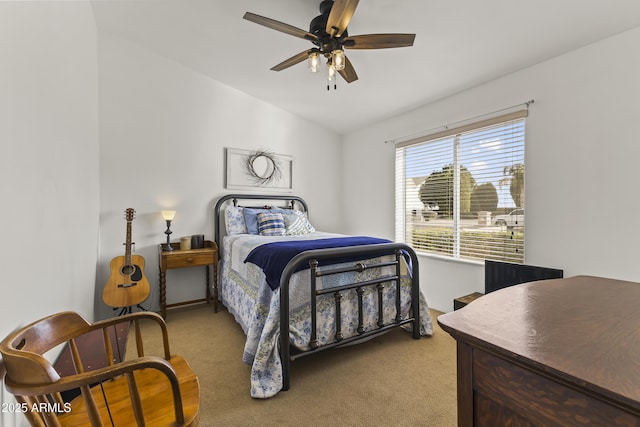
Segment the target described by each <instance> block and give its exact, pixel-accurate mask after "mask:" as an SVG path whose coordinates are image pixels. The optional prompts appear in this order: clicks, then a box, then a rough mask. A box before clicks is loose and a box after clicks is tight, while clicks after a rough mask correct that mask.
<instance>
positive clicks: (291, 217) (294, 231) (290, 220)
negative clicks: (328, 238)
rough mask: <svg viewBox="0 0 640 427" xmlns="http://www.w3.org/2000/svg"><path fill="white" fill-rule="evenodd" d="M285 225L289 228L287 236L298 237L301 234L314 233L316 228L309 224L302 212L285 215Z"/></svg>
mask: <svg viewBox="0 0 640 427" xmlns="http://www.w3.org/2000/svg"><path fill="white" fill-rule="evenodd" d="M283 216H284V224H285V226H286V228H287V231H286V232H285V234H286V235H287V236H296V235H301V234H308V233H313V232H314V231H316V229H315V228H313V226H312V225H311V224H310V223H309V220H308V219H307V216H306V215H305V214H304V213H303V212H300V211H295V212H292V213H290V214H284V215H283Z"/></svg>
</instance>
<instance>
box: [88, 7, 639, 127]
mask: <svg viewBox="0 0 640 427" xmlns="http://www.w3.org/2000/svg"><path fill="white" fill-rule="evenodd" d="M319 4H320V0H269V1H265V0H233V1H230V0H125V1H122V0H110V1H104V0H94V1H93V2H92V6H93V9H94V13H95V17H96V21H97V25H98V28H99V30H101V31H106V32H110V33H113V34H115V35H117V36H119V37H122V38H125V39H127V40H129V41H131V42H134V43H138V44H140V45H142V46H144V47H146V48H147V49H149V50H151V51H153V52H155V53H157V54H160V55H163V56H166V57H168V58H171V59H173V60H175V61H178V62H180V63H182V64H184V65H185V66H187V67H189V68H191V69H193V70H196V71H198V72H200V73H203V74H205V75H207V76H210V77H211V78H213V79H215V80H218V81H220V82H221V83H224V84H226V85H229V86H231V87H233V88H235V89H237V90H240V91H242V92H245V93H247V94H249V95H251V96H254V97H256V98H259V99H262V100H264V101H266V102H269V103H271V104H273V105H276V106H278V107H280V108H283V109H285V110H287V111H290V112H292V113H294V114H296V115H299V116H301V117H304V118H306V119H308V120H311V121H313V122H317V123H320V124H322V125H323V126H326V127H328V128H330V129H333V130H334V131H335V132H337V133H340V134H342V133H346V132H349V131H352V130H355V129H359V128H361V127H363V126H366V125H367V124H369V123H372V122H375V121H378V120H381V119H384V118H386V117H390V116H394V115H397V114H400V113H403V112H406V111H409V110H411V109H413V108H416V107H418V106H420V105H423V104H425V103H428V102H431V101H434V100H437V99H439V98H442V97H445V96H447V95H451V94H453V93H456V92H459V91H461V90H464V89H467V88H470V87H473V86H475V85H478V84H481V83H483V82H486V81H489V80H492V79H495V78H497V77H500V76H503V75H505V74H508V73H511V72H513V71H516V70H518V69H522V68H525V67H528V66H530V65H533V64H535V63H538V62H541V61H544V60H546V59H549V58H552V57H554V56H557V55H561V54H563V53H566V52H568V51H571V50H574V49H576V48H579V47H582V46H585V45H587V44H590V43H593V42H595V41H598V40H600V39H603V38H606V37H609V36H612V35H615V34H618V33H621V32H623V31H626V30H628V29H631V28H634V27H638V26H640V1H638V0H536V1H531V0H362V1H360V2H359V4H358V7H357V9H356V12H355V14H354V16H353V18H352V20H351V22H350V24H349V28H348V30H349V34H350V35H358V34H370V33H415V34H416V39H415V43H414V45H413V46H412V47H403V48H397V49H383V50H348V51H347V56H348V57H349V59H350V60H351V62H352V64H353V66H354V67H355V69H356V71H357V73H358V76H359V79H358V80H357V81H355V82H353V83H351V84H347V83H346V82H344V80H341V79H338V87H337V90H333V89H331V90H330V91H327V81H326V77H325V74H324V73H316V74H313V73H311V72H309V70H308V69H307V66H306V63H305V62H303V63H300V64H297V65H295V66H293V67H290V68H288V69H286V70H283V71H279V72H275V71H271V70H270V68H271V67H272V66H274V65H276V64H278V63H280V62H281V61H283V60H285V59H287V58H289V57H291V56H293V55H294V54H296V53H299V52H301V51H304V50H306V49H309V48H311V47H313V46H312V45H311V43H310V42H308V41H306V40H303V39H300V38H296V37H292V36H289V35H287V34H284V33H282V32H278V31H274V30H272V29H269V28H266V27H263V26H260V25H257V24H255V23H252V22H249V21H247V20H244V19H242V17H243V15H244V13H245V12H247V11H249V12H253V13H255V14H258V15H262V16H266V17H268V18H272V19H275V20H277V21H281V22H284V23H286V24H289V25H292V26H295V27H298V28H301V29H303V30H305V31H306V30H308V29H309V23H310V21H311V20H312V19H313V18H314V17H315V16H317V15H319V9H318V7H319Z"/></svg>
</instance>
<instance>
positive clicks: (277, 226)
mask: <svg viewBox="0 0 640 427" xmlns="http://www.w3.org/2000/svg"><path fill="white" fill-rule="evenodd" d="M285 231H286V228H285V226H284V218H283V217H282V213H280V212H261V213H259V214H258V232H259V233H260V235H262V236H284V233H285Z"/></svg>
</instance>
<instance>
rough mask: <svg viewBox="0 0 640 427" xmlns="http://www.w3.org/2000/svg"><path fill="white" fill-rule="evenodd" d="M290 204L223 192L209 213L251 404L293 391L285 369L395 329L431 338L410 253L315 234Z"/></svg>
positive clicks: (304, 209)
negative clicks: (241, 337)
mask: <svg viewBox="0 0 640 427" xmlns="http://www.w3.org/2000/svg"><path fill="white" fill-rule="evenodd" d="M308 214H309V211H308V206H307V203H306V202H305V201H304V200H303V199H302V198H300V197H297V196H290V195H285V196H279V195H250V194H229V195H225V196H222V197H221V198H220V199H219V200H218V201H217V203H216V206H215V239H216V243H217V245H218V248H219V251H218V253H219V254H220V268H219V274H220V278H219V280H218V283H219V287H218V295H217V297H218V298H219V300H220V302H221V303H222V304H223V305H224V306H225V307H226V308H227V310H228V311H229V313H231V314H232V315H233V316H234V318H235V319H236V321H237V322H238V323H239V324H240V326H241V327H242V329H243V331H244V333H245V334H246V336H247V338H246V342H245V348H244V352H243V361H244V362H245V363H247V364H249V365H251V396H252V397H254V398H269V397H272V396H275V395H276V394H277V393H278V392H279V391H281V390H288V389H289V387H290V363H291V361H293V360H296V359H298V358H300V357H304V356H307V355H310V354H314V353H317V352H320V351H324V350H328V349H331V348H334V347H340V346H345V345H351V344H355V343H357V342H360V341H363V340H367V339H370V338H372V337H374V336H377V335H379V334H382V333H385V332H387V331H389V330H390V329H393V328H397V327H402V328H404V329H406V330H407V331H409V332H411V336H412V337H413V338H415V339H419V338H420V337H421V336H430V335H431V334H432V333H433V324H432V320H431V317H430V314H429V310H428V306H427V303H426V300H425V299H424V296H423V295H422V293H421V292H420V288H419V276H418V260H417V257H416V255H415V252H414V251H413V250H412V249H411V248H410V247H409V246H407V245H405V244H401V243H393V242H390V241H388V240H385V239H379V238H375V237H368V236H344V235H340V234H335V233H327V232H322V231H317V230H315V228H314V227H313V226H312V224H311V222H310V220H309V215H308Z"/></svg>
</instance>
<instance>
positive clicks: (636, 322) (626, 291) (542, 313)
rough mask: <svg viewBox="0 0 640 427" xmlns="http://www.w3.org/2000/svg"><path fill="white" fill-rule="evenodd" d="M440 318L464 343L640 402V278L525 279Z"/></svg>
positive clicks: (612, 394) (448, 329)
mask: <svg viewBox="0 0 640 427" xmlns="http://www.w3.org/2000/svg"><path fill="white" fill-rule="evenodd" d="M438 323H439V324H440V326H441V327H442V328H443V329H444V330H445V331H447V332H449V333H450V334H451V335H452V336H453V337H454V338H455V339H456V340H458V341H462V342H466V343H468V344H470V345H472V346H475V347H481V348H483V349H485V350H488V351H491V352H493V353H496V354H498V355H502V356H503V357H507V358H509V359H510V360H515V361H516V362H518V363H520V364H522V365H525V366H530V367H532V368H534V369H536V370H538V371H543V372H546V373H548V374H549V375H552V376H554V377H557V378H560V379H563V380H565V381H566V382H569V383H573V384H577V385H579V386H581V387H586V388H587V389H591V390H592V391H594V392H597V393H602V394H605V395H609V396H610V397H615V398H616V399H621V400H622V401H624V402H625V403H627V404H629V405H632V406H634V407H636V408H640V283H634V282H627V281H622V280H614V279H605V278H601V277H593V276H576V277H571V278H566V279H554V280H544V281H538V282H531V283H525V284H521V285H516V286H511V287H508V288H505V289H501V290H499V291H495V292H491V293H489V294H487V295H484V296H482V297H480V298H478V299H476V300H475V301H473V302H472V303H470V304H468V305H467V306H465V307H464V308H462V309H460V310H457V311H454V312H451V313H447V314H443V315H441V316H440V317H439V318H438Z"/></svg>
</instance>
